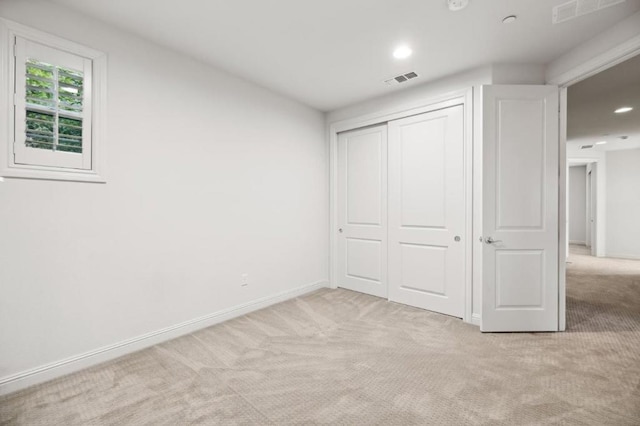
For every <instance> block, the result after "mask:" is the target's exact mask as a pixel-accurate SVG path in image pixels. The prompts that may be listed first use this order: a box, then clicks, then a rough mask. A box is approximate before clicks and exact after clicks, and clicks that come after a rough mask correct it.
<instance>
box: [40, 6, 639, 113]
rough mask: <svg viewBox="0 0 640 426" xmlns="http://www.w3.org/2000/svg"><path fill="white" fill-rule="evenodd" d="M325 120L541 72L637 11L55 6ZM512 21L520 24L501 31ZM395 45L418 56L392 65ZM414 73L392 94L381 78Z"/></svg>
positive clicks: (633, 8)
mask: <svg viewBox="0 0 640 426" xmlns="http://www.w3.org/2000/svg"><path fill="white" fill-rule="evenodd" d="M51 1H55V2H57V3H60V4H64V5H67V6H70V7H72V8H74V9H77V10H80V11H82V12H84V13H85V14H88V15H90V16H93V17H96V18H98V19H100V20H103V21H106V22H108V23H111V24H113V25H115V26H117V27H120V28H122V29H126V30H128V31H131V32H133V33H137V34H138V35H140V36H143V37H145V38H147V39H150V40H152V41H154V42H156V43H159V44H161V45H164V46H168V47H171V48H174V49H178V50H182V51H183V52H185V53H186V54H188V55H190V56H192V57H194V58H197V59H198V60H201V61H204V62H207V63H209V64H212V65H214V66H217V67H219V68H221V69H223V70H226V71H228V72H230V73H233V74H236V75H238V76H240V77H242V78H245V79H247V80H250V81H253V82H255V83H257V84H259V85H262V86H264V87H267V88H269V89H271V90H274V91H276V92H279V93H283V94H285V95H288V96H290V97H292V98H294V99H297V100H299V101H301V102H303V103H305V104H307V105H310V106H312V107H315V108H317V109H319V110H322V111H329V110H332V109H335V108H339V107H342V106H346V105H349V104H352V103H355V102H358V101H362V100H365V99H369V98H372V97H375V96H379V95H383V94H386V93H389V92H390V91H394V90H400V89H402V88H406V87H411V86H412V85H415V84H419V83H420V82H426V81H429V80H434V79H438V78H441V77H443V76H446V75H449V74H452V73H456V72H461V71H465V70H468V69H471V68H475V67H478V66H482V65H487V64H490V63H505V62H510V63H543V64H544V63H548V62H549V61H551V60H552V59H554V58H556V57H558V56H559V55H561V54H562V53H564V52H566V51H567V50H569V49H571V48H572V47H574V46H576V45H578V44H580V43H583V42H584V41H586V40H588V39H590V38H591V37H593V36H595V35H596V34H598V33H600V32H602V31H604V30H606V29H608V28H610V27H611V26H612V25H613V24H614V23H616V22H618V21H620V20H622V19H624V18H625V17H627V16H629V15H631V14H632V13H634V12H635V11H637V10H639V9H640V0H627V1H626V2H624V3H621V4H618V5H616V6H612V7H609V8H607V9H603V10H601V11H598V12H595V13H591V14H588V15H584V16H581V17H578V18H576V19H573V20H571V21H568V22H564V23H561V24H557V25H553V24H552V22H551V16H552V7H553V6H556V5H559V4H562V3H564V2H566V0H489V1H487V0H471V1H470V4H469V6H468V7H467V8H466V9H464V10H462V11H459V12H455V13H453V12H450V11H449V10H448V8H447V3H446V1H445V0H162V1H158V0H109V1H106V0H51ZM511 14H515V15H517V16H518V20H517V21H516V22H515V23H512V24H502V23H501V21H502V18H504V17H505V16H507V15H511ZM401 43H406V44H408V45H410V46H411V47H412V49H413V51H414V54H413V56H411V57H410V58H409V59H406V60H403V61H400V60H396V59H393V58H392V55H391V53H392V50H393V49H394V47H396V46H397V45H399V44H401ZM409 71H415V72H417V73H418V74H419V78H416V79H414V80H412V81H411V82H409V83H405V84H403V85H402V86H397V87H390V86H387V85H385V84H384V83H383V81H384V80H386V79H389V78H391V77H394V76H396V75H398V74H403V73H406V72H409Z"/></svg>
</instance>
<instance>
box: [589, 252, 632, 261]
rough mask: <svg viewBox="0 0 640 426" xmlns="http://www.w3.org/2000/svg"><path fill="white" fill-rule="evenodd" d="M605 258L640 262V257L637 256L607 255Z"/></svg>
mask: <svg viewBox="0 0 640 426" xmlns="http://www.w3.org/2000/svg"><path fill="white" fill-rule="evenodd" d="M598 257H600V256H598ZM603 257H613V258H615V259H628V260H640V256H638V255H637V254H620V253H607V254H606V255H604V256H603Z"/></svg>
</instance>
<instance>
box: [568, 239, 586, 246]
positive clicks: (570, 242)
mask: <svg viewBox="0 0 640 426" xmlns="http://www.w3.org/2000/svg"><path fill="white" fill-rule="evenodd" d="M569 244H578V245H581V246H586V245H587V242H586V241H574V240H569Z"/></svg>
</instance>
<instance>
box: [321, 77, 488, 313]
mask: <svg viewBox="0 0 640 426" xmlns="http://www.w3.org/2000/svg"><path fill="white" fill-rule="evenodd" d="M454 105H463V107H464V120H465V123H464V173H465V176H464V182H465V224H466V225H465V226H466V229H465V231H466V235H467V236H468V238H472V237H471V236H472V235H473V233H472V231H473V228H472V219H473V208H474V206H473V200H474V194H473V158H474V157H473V155H474V149H473V88H472V87H469V88H467V89H464V90H460V91H455V92H451V93H448V94H444V95H442V96H439V97H434V98H429V99H427V100H425V101H424V102H421V103H420V104H417V105H416V104H412V105H403V106H398V107H395V108H390V109H387V110H382V111H379V112H376V113H373V114H367V115H362V116H359V117H354V118H350V119H347V120H341V121H335V122H332V123H329V124H328V132H329V282H330V287H331V288H337V265H338V263H337V262H338V238H337V229H338V228H337V224H338V133H340V132H345V131H348V130H355V129H358V128H361V127H366V126H371V125H375V124H382V123H386V122H389V121H391V120H397V119H400V118H406V117H410V116H412V115H418V114H422V113H425V112H430V111H435V110H438V109H443V108H447V107H450V106H454ZM469 243H470V244H467V245H466V253H465V263H466V266H465V308H464V317H463V320H464V321H465V322H468V323H471V322H472V308H473V301H472V294H473V291H472V289H473V287H472V286H473V283H472V277H473V274H472V272H473V271H472V268H473V265H474V264H475V262H474V258H475V253H474V252H473V251H472V249H473V248H474V246H475V245H474V244H473V243H472V241H469Z"/></svg>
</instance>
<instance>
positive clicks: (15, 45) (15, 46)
mask: <svg viewBox="0 0 640 426" xmlns="http://www.w3.org/2000/svg"><path fill="white" fill-rule="evenodd" d="M13 57H14V58H17V57H18V43H16V42H15V40H14V41H13Z"/></svg>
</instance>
